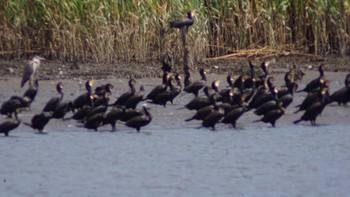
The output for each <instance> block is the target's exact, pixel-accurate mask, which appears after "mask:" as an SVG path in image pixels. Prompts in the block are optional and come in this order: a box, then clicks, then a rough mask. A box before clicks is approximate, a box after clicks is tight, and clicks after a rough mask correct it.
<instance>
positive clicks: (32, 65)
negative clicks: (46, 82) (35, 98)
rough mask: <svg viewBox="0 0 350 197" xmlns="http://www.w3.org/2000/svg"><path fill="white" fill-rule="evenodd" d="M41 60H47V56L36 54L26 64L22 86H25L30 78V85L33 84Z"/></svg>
mask: <svg viewBox="0 0 350 197" xmlns="http://www.w3.org/2000/svg"><path fill="white" fill-rule="evenodd" d="M41 60H45V58H42V57H40V56H34V57H33V59H32V60H31V61H30V62H28V63H27V64H26V65H24V68H23V75H22V82H21V87H23V86H24V84H25V83H26V82H27V81H28V80H30V81H29V86H32V84H33V81H34V74H35V72H36V70H37V69H38V68H39V66H40V61H41Z"/></svg>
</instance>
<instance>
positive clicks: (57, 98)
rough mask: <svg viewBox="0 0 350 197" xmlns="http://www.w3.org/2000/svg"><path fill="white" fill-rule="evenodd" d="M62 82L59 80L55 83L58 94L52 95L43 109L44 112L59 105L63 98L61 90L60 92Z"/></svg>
mask: <svg viewBox="0 0 350 197" xmlns="http://www.w3.org/2000/svg"><path fill="white" fill-rule="evenodd" d="M62 88H63V84H62V82H59V83H58V84H57V85H56V90H57V92H58V93H59V95H57V96H55V97H52V98H51V99H50V100H49V101H48V102H47V103H46V105H45V107H44V109H43V111H44V112H53V111H55V109H56V108H57V107H58V106H59V105H60V103H61V101H62V99H63V95H64V94H63V92H62Z"/></svg>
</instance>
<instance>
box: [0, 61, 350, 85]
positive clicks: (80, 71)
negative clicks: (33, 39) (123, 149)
mask: <svg viewBox="0 0 350 197" xmlns="http://www.w3.org/2000/svg"><path fill="white" fill-rule="evenodd" d="M248 60H249V59H248V58H246V59H234V60H232V59H231V60H227V59H226V60H206V61H205V62H197V63H195V64H194V68H192V71H195V70H197V69H198V68H207V69H209V70H210V71H211V73H215V74H228V73H233V74H240V73H241V72H247V71H248V70H249V67H248ZM252 60H253V63H254V64H256V65H257V66H259V65H260V63H261V62H262V61H264V60H267V61H270V62H271V63H270V67H271V69H272V72H273V73H276V72H277V73H278V72H280V71H279V69H283V70H284V69H286V68H288V67H290V66H292V65H297V66H300V67H301V69H303V70H314V69H315V70H316V69H317V66H318V65H319V64H321V63H324V64H326V65H327V68H326V70H327V71H329V72H350V57H320V56H283V57H271V58H265V59H256V60H254V59H252ZM27 61H28V60H25V59H21V60H11V61H7V60H0V79H5V78H7V77H20V76H21V75H22V69H23V66H24V64H25V63H26V62H27ZM161 66H162V65H161V63H160V61H150V62H145V63H140V62H129V63H115V64H103V63H69V62H61V61H51V60H45V61H44V62H43V63H42V65H41V68H40V70H39V72H38V74H37V77H38V78H39V80H53V79H77V78H78V79H86V78H93V79H106V78H149V77H159V76H160V75H161V69H160V68H161ZM173 70H174V71H175V72H182V63H180V62H176V61H175V63H174V66H173ZM257 72H260V70H259V69H257Z"/></svg>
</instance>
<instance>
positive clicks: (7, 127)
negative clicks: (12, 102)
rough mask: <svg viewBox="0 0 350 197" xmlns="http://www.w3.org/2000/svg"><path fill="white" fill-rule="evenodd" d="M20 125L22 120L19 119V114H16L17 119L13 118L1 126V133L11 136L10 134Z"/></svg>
mask: <svg viewBox="0 0 350 197" xmlns="http://www.w3.org/2000/svg"><path fill="white" fill-rule="evenodd" d="M20 123H21V120H20V119H18V116H17V112H15V119H13V118H11V119H8V120H5V121H4V122H3V123H1V124H0V133H3V134H5V136H9V132H10V131H12V130H13V129H16V128H17V127H18V125H19V124H20Z"/></svg>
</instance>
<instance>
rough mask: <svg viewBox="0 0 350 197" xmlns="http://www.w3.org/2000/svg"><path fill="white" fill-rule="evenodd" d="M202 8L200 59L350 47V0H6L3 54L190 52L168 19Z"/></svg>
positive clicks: (148, 55)
mask: <svg viewBox="0 0 350 197" xmlns="http://www.w3.org/2000/svg"><path fill="white" fill-rule="evenodd" d="M189 10H196V24H195V25H194V26H192V27H190V31H189V37H188V42H189V46H190V49H191V52H192V53H193V57H194V58H195V59H202V58H206V57H217V56H222V55H226V54H229V53H232V52H234V51H236V50H240V49H254V48H262V47H269V48H272V49H283V50H298V51H301V52H308V53H313V54H320V55H326V54H338V55H349V54H350V37H349V35H350V26H349V24H350V0H202V1H200V0H89V1H86V0H56V1H51V0H0V56H1V57H3V58H7V57H15V58H21V57H26V56H28V55H30V54H33V53H41V54H43V55H44V56H45V57H47V58H51V59H58V60H65V61H82V62H105V63H113V62H116V61H143V62H145V61H148V60H157V59H159V58H160V57H161V56H162V55H163V54H164V53H165V52H170V53H172V54H173V55H174V56H175V57H177V58H179V59H180V57H181V56H182V51H181V50H182V48H181V39H180V34H179V32H178V30H173V29H170V30H169V26H168V22H169V21H171V20H175V19H177V18H179V17H183V16H186V13H187V11H189Z"/></svg>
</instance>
